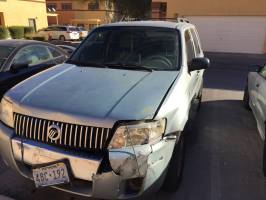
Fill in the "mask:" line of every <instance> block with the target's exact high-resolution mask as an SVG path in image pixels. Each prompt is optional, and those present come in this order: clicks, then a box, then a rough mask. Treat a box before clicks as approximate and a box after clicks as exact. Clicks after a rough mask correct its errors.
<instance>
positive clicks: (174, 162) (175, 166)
mask: <svg viewBox="0 0 266 200" xmlns="http://www.w3.org/2000/svg"><path fill="white" fill-rule="evenodd" d="M184 157H185V140H184V136H183V134H182V133H181V136H180V139H179V141H178V143H177V144H176V146H175V148H174V151H173V155H172V158H171V161H170V163H169V166H168V171H167V174H166V177H165V180H164V183H163V186H162V189H163V190H164V191H166V192H176V191H177V190H178V188H179V186H180V183H181V181H182V174H183V168H184Z"/></svg>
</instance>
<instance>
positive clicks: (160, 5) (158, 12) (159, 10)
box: [152, 2, 167, 18]
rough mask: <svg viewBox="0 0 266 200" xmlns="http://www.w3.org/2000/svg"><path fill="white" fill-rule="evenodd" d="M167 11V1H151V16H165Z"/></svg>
mask: <svg viewBox="0 0 266 200" xmlns="http://www.w3.org/2000/svg"><path fill="white" fill-rule="evenodd" d="M166 12H167V3H165V2H153V3H152V17H153V18H165V17H166Z"/></svg>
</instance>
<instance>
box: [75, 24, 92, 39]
mask: <svg viewBox="0 0 266 200" xmlns="http://www.w3.org/2000/svg"><path fill="white" fill-rule="evenodd" d="M77 29H78V31H79V37H80V39H81V40H83V39H84V38H86V37H87V36H88V33H89V31H87V30H86V29H85V28H84V27H77Z"/></svg>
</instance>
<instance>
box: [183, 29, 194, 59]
mask: <svg viewBox="0 0 266 200" xmlns="http://www.w3.org/2000/svg"><path fill="white" fill-rule="evenodd" d="M185 40H186V54H187V62H188V63H190V62H191V61H192V59H193V58H195V50H194V45H193V40H192V37H191V35H190V33H189V31H186V32H185Z"/></svg>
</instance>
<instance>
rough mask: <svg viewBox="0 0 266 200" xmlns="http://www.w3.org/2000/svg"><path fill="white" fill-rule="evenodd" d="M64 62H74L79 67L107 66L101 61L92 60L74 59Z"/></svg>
mask: <svg viewBox="0 0 266 200" xmlns="http://www.w3.org/2000/svg"><path fill="white" fill-rule="evenodd" d="M66 63H68V64H74V65H77V66H79V67H99V68H107V67H106V66H105V65H103V64H101V63H93V62H79V61H75V60H67V61H66Z"/></svg>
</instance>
